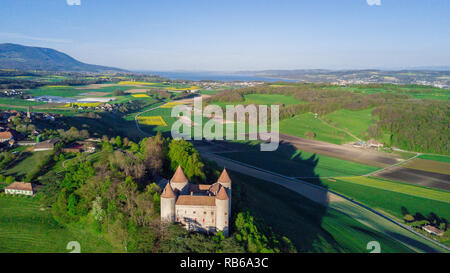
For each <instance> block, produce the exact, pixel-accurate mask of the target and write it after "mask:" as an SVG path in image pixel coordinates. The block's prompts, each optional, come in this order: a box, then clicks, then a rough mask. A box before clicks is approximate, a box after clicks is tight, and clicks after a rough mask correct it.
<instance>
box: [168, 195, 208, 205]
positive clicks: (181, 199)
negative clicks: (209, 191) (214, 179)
mask: <svg viewBox="0 0 450 273" xmlns="http://www.w3.org/2000/svg"><path fill="white" fill-rule="evenodd" d="M176 205H185V206H212V207H213V206H215V205H216V200H215V198H214V196H205V195H180V196H178V200H177V203H176Z"/></svg>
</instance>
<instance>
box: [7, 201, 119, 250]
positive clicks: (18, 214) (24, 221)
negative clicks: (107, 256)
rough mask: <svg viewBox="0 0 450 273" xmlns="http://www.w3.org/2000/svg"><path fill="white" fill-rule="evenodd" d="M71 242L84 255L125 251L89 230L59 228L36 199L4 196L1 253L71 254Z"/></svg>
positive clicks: (47, 210) (49, 212)
mask: <svg viewBox="0 0 450 273" xmlns="http://www.w3.org/2000/svg"><path fill="white" fill-rule="evenodd" d="M70 241H78V242H79V243H80V245H81V252H120V251H121V250H120V249H115V248H113V247H112V246H111V245H110V244H109V243H108V242H106V241H105V240H104V239H103V238H102V237H101V236H100V235H97V234H95V233H94V232H91V231H90V230H88V229H86V228H82V227H75V226H74V227H64V226H61V225H59V224H58V223H57V222H56V221H55V220H53V218H52V216H51V211H50V210H49V209H45V210H41V209H40V206H39V202H38V201H37V199H36V198H30V197H24V196H10V195H5V194H0V252H2V253H4V252H20V253H27V252H41V253H42V252H44V253H45V252H46V253H48V252H70V250H67V249H66V246H67V243H68V242H70Z"/></svg>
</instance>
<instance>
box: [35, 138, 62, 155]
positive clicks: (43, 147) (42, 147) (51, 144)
mask: <svg viewBox="0 0 450 273" xmlns="http://www.w3.org/2000/svg"><path fill="white" fill-rule="evenodd" d="M59 141H60V140H59V139H58V138H52V139H49V140H45V141H42V142H39V143H36V145H34V151H35V152H37V151H48V150H53V149H54V148H55V145H56V143H58V142H59Z"/></svg>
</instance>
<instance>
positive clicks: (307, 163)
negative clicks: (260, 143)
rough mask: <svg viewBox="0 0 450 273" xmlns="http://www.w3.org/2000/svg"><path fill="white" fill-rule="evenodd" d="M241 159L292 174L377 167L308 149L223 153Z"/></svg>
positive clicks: (334, 174) (347, 173) (357, 171)
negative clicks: (307, 150)
mask: <svg viewBox="0 0 450 273" xmlns="http://www.w3.org/2000/svg"><path fill="white" fill-rule="evenodd" d="M220 156H224V157H227V158H230V159H233V160H236V161H239V162H243V163H246V164H250V165H252V166H255V167H259V168H262V169H266V170H269V171H272V172H276V173H280V174H283V175H286V176H291V177H318V176H320V177H340V176H350V175H362V174H367V173H370V172H373V171H376V170H377V169H378V168H377V167H372V166H368V165H364V164H359V163H355V162H351V161H345V160H341V159H337V158H333V157H328V156H323V155H317V154H311V153H307V152H300V151H296V152H294V153H292V152H283V151H275V152H260V151H245V152H231V153H220Z"/></svg>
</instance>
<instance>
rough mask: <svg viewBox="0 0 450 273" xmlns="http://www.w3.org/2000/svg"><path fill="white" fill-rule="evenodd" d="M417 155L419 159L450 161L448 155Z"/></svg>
mask: <svg viewBox="0 0 450 273" xmlns="http://www.w3.org/2000/svg"><path fill="white" fill-rule="evenodd" d="M418 157H419V158H420V159H426V160H433V161H438V162H445V163H450V156H445V155H419V156H418Z"/></svg>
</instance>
